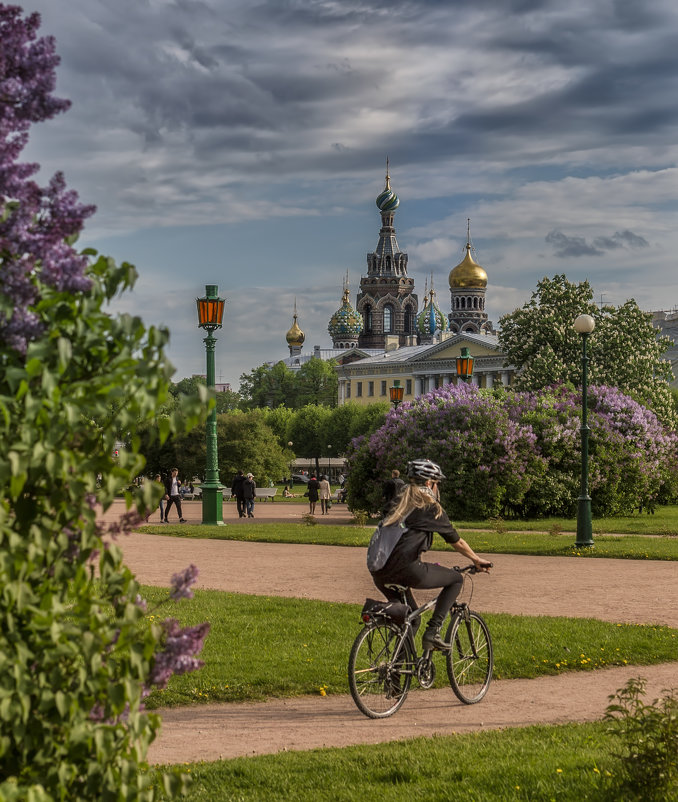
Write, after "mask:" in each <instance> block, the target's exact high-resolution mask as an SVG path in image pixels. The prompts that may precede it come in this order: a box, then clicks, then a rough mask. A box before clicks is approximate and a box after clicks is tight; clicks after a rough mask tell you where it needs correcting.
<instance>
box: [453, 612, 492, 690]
mask: <svg viewBox="0 0 678 802" xmlns="http://www.w3.org/2000/svg"><path fill="white" fill-rule="evenodd" d="M445 640H446V641H447V642H448V643H449V644H450V649H449V651H447V652H445V656H446V662H447V676H448V678H449V680H450V685H451V686H452V690H453V691H454V692H455V694H456V696H457V698H458V699H459V701H461V702H463V703H464V704H466V705H473V704H475V703H476V702H479V701H480V700H481V699H482V698H483V696H485V694H486V693H487V689H488V688H489V687H490V682H492V668H493V665H494V658H493V654H492V639H491V637H490V630H489V629H488V628H487V624H486V623H485V622H484V621H483V619H482V618H481V617H480V616H479V615H478V613H472V612H469V613H468V617H467V616H466V615H465V614H464V613H463V612H462V613H458V614H457V615H455V616H454V617H453V619H452V621H451V622H450V626H449V627H448V629H447V634H446V635H445Z"/></svg>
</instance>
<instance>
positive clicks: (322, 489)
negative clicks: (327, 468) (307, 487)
mask: <svg viewBox="0 0 678 802" xmlns="http://www.w3.org/2000/svg"><path fill="white" fill-rule="evenodd" d="M318 494H319V496H320V509H321V510H322V514H323V515H327V513H328V512H329V504H330V495H331V489H330V483H329V481H328V480H327V476H323V477H322V478H321V479H320V481H319V482H318Z"/></svg>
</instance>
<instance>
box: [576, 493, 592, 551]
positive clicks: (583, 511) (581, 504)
mask: <svg viewBox="0 0 678 802" xmlns="http://www.w3.org/2000/svg"><path fill="white" fill-rule="evenodd" d="M574 545H575V546H577V547H578V548H590V547H591V546H593V545H595V544H594V543H593V524H592V521H591V497H590V496H579V500H578V506H577V539H576V540H575V542H574Z"/></svg>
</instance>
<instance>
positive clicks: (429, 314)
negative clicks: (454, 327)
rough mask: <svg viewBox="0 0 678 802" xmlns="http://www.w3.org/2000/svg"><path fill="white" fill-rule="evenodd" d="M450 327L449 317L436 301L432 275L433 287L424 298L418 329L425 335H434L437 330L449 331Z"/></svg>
mask: <svg viewBox="0 0 678 802" xmlns="http://www.w3.org/2000/svg"><path fill="white" fill-rule="evenodd" d="M449 327H450V324H449V323H448V321H447V318H446V317H445V315H444V314H443V313H442V312H441V311H440V307H439V306H438V304H437V303H436V292H435V290H434V289H433V277H431V289H430V291H429V293H428V296H427V297H426V299H425V300H424V308H423V309H422V310H421V312H420V313H419V314H418V315H417V331H418V332H419V334H420V335H422V336H423V337H432V336H433V335H434V334H435V333H436V332H437V331H447V330H448V329H449Z"/></svg>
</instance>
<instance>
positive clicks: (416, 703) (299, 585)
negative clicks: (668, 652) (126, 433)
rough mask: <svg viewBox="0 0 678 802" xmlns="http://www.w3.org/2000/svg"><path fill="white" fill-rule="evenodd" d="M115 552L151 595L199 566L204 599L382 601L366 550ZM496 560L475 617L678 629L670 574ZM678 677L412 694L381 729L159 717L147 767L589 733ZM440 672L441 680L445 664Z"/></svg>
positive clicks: (286, 718)
mask: <svg viewBox="0 0 678 802" xmlns="http://www.w3.org/2000/svg"><path fill="white" fill-rule="evenodd" d="M271 512H272V510H271ZM159 531H160V530H159ZM119 542H120V545H121V546H122V548H123V551H124V554H125V561H126V563H127V564H128V565H129V566H130V568H131V569H132V570H133V571H134V572H135V573H136V575H137V577H138V579H139V580H140V581H141V582H143V583H145V584H151V585H167V584H168V582H169V577H170V576H171V574H172V573H175V572H176V571H179V570H181V569H183V568H185V567H186V566H187V565H188V564H190V563H195V564H196V565H197V566H198V567H199V569H200V576H199V580H198V587H203V588H212V589H219V590H226V591H231V592H237V593H254V594H264V595H278V596H288V597H299V598H309V599H321V600H326V601H339V602H361V601H362V600H363V599H364V597H365V596H367V595H375V590H374V588H373V586H372V583H371V580H370V577H369V574H368V573H367V570H366V568H365V562H364V561H365V554H364V550H363V549H352V548H345V547H335V546H303V545H302V546H299V545H288V544H272V543H246V542H242V541H219V540H196V539H182V538H176V537H168V536H163V535H160V534H159V535H148V534H140V533H136V534H132V535H130V536H129V537H126V538H122V539H120V541H119ZM677 548H678V543H677ZM455 558H456V555H453V554H450V553H449V552H431V553H430V554H429V555H428V557H427V559H430V560H432V561H440V562H442V563H445V564H454V562H455ZM492 560H493V561H494V563H495V568H494V570H493V572H492V574H491V575H490V576H487V575H481V576H478V577H477V578H476V579H475V582H474V585H475V588H474V596H473V607H474V608H476V609H478V610H480V611H483V612H508V613H513V614H516V615H520V614H530V615H566V616H568V617H593V618H599V619H603V620H608V621H615V622H632V623H654V624H661V625H667V626H672V627H678V566H677V564H676V563H675V562H674V563H670V562H653V561H641V560H609V559H603V558H597V559H577V558H554V557H528V556H517V555H492ZM421 595H422V598H423V594H421ZM356 629H357V627H356ZM349 646H350V644H348V643H347V645H346V651H347V657H348V650H349ZM677 657H678V655H677ZM677 666H678V664H676V663H669V664H663V665H658V666H647V667H638V666H629V667H624V668H611V669H607V670H597V671H591V672H586V673H573V674H564V675H560V676H556V677H541V678H538V679H533V680H502V681H495V682H494V683H493V684H492V686H491V688H490V691H489V693H488V695H487V697H486V698H485V699H484V700H483V701H482V702H481V703H480V704H478V705H472V706H466V705H462V704H461V703H459V702H458V701H457V699H456V697H455V696H454V695H453V693H452V691H451V689H449V688H442V689H436V690H430V691H425V692H424V691H416V690H415V691H413V692H411V694H410V696H409V697H408V699H407V701H406V703H405V705H404V706H403V708H402V709H401V710H399V711H398V713H397V714H396V715H395V716H394V717H392V718H390V719H386V720H383V721H372V720H369V719H367V718H365V717H364V716H363V715H362V714H361V713H359V712H358V710H357V709H356V707H355V705H354V704H353V701H352V699H351V698H350V696H349V695H332V696H326V697H321V696H320V695H318V696H305V697H301V698H294V699H279V700H272V701H267V702H263V703H243V704H216V705H204V706H191V707H183V708H174V709H165V710H161V711H160V713H161V715H162V718H163V725H162V729H161V732H160V735H159V737H158V738H157V740H156V741H155V743H154V744H152V746H151V749H150V751H149V760H150V761H151V762H153V763H158V764H160V763H181V762H185V761H189V762H192V761H200V760H207V761H209V760H218V759H220V758H233V757H239V756H248V755H255V754H268V753H275V752H280V751H285V750H304V749H313V748H317V747H323V746H327V747H330V746H332V747H341V746H348V745H356V744H370V743H379V742H383V741H393V740H399V739H403V738H410V737H415V736H418V735H434V734H451V733H463V732H469V731H472V730H482V729H496V728H503V727H512V726H527V725H531V724H538V723H544V724H547V723H554V724H558V723H564V722H568V721H593V720H597V719H600V718H601V717H602V715H603V713H604V710H605V707H606V705H607V704H608V696H609V695H610V694H611V693H613V692H614V691H616V690H617V689H618V688H620V687H621V686H622V685H623V684H624V683H625V682H626V680H627V679H628V678H629V677H632V676H643V677H646V678H647V679H648V687H649V694H650V696H649V698H650V699H651V698H654V696H657V695H659V694H660V693H661V691H662V689H664V688H669V687H676V686H678V668H677ZM438 670H439V672H441V671H442V672H444V662H443V661H442V659H441V660H440V662H439V664H438ZM652 694H654V696H652Z"/></svg>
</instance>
